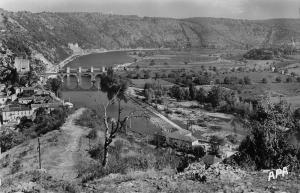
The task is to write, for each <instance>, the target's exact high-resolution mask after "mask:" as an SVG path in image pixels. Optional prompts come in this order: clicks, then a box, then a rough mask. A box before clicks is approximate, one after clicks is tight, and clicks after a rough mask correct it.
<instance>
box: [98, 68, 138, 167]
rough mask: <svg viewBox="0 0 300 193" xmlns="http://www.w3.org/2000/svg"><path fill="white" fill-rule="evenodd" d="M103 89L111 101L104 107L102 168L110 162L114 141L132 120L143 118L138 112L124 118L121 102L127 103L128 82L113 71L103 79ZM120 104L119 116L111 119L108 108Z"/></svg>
mask: <svg viewBox="0 0 300 193" xmlns="http://www.w3.org/2000/svg"><path fill="white" fill-rule="evenodd" d="M101 89H102V91H104V92H106V93H107V98H108V99H109V101H108V102H107V104H106V105H103V112H104V116H103V120H104V126H105V134H104V137H105V139H104V145H103V147H104V148H103V160H102V166H103V167H106V165H107V160H108V147H109V146H110V144H111V143H112V141H113V139H114V138H116V136H117V134H118V133H119V132H122V131H124V129H125V127H126V124H127V121H128V119H130V118H134V117H138V116H142V115H137V111H133V112H131V113H129V114H127V115H125V116H122V111H123V109H122V108H121V101H125V102H127V100H128V99H127V95H126V91H127V89H128V82H127V81H126V80H121V79H120V78H117V77H116V76H115V75H114V73H113V71H110V73H107V75H104V76H102V78H101ZM116 102H117V103H118V114H117V117H116V118H114V117H110V116H109V115H108V113H107V108H108V107H109V106H110V105H112V104H113V103H116Z"/></svg>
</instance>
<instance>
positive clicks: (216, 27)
mask: <svg viewBox="0 0 300 193" xmlns="http://www.w3.org/2000/svg"><path fill="white" fill-rule="evenodd" d="M0 14H1V15H0V37H1V38H2V39H4V40H5V39H8V38H12V37H13V38H15V39H17V40H19V41H24V42H25V44H26V45H28V46H29V47H30V48H31V50H33V52H36V53H41V54H43V56H45V57H46V58H47V59H48V60H50V61H51V62H58V61H60V60H62V59H64V58H66V57H67V56H69V55H70V54H71V53H72V50H71V49H70V48H69V47H68V44H70V43H73V44H75V43H78V45H79V46H80V47H81V48H83V49H91V48H106V49H118V48H136V47H144V48H146V47H147V48H149V47H151V48H155V47H175V48H178V47H179V48H182V47H190V46H191V47H212V48H214V47H218V48H228V47H230V48H233V47H236V48H246V47H254V46H255V47H259V46H262V45H268V44H282V43H288V42H290V41H291V39H292V37H293V38H294V39H296V40H297V39H300V19H273V20H262V21H251V20H234V19H221V18H188V19H172V18H152V17H138V16H121V15H106V14H101V13H49V12H42V13H31V12H8V11H5V10H1V11H0Z"/></svg>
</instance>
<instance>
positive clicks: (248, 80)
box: [244, 76, 251, 85]
mask: <svg viewBox="0 0 300 193" xmlns="http://www.w3.org/2000/svg"><path fill="white" fill-rule="evenodd" d="M244 83H245V84H247V85H249V84H251V79H250V78H249V76H245V77H244Z"/></svg>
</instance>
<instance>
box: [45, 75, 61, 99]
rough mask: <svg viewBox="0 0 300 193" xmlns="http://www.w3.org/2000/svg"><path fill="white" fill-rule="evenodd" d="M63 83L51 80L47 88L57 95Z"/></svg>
mask: <svg viewBox="0 0 300 193" xmlns="http://www.w3.org/2000/svg"><path fill="white" fill-rule="evenodd" d="M61 85H62V82H61V81H60V80H58V79H57V78H49V79H48V80H47V82H46V86H45V87H46V88H47V89H49V90H51V91H52V92H54V93H55V94H56V95H57V92H58V90H59V89H60V88H61Z"/></svg>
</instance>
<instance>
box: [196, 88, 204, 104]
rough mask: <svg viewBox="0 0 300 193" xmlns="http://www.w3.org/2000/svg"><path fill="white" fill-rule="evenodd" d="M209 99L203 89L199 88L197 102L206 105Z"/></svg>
mask: <svg viewBox="0 0 300 193" xmlns="http://www.w3.org/2000/svg"><path fill="white" fill-rule="evenodd" d="M206 98H207V92H206V91H205V90H204V89H203V88H199V89H198V90H197V94H196V100H197V101H198V102H199V103H205V102H206V100H207V99H206Z"/></svg>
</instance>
